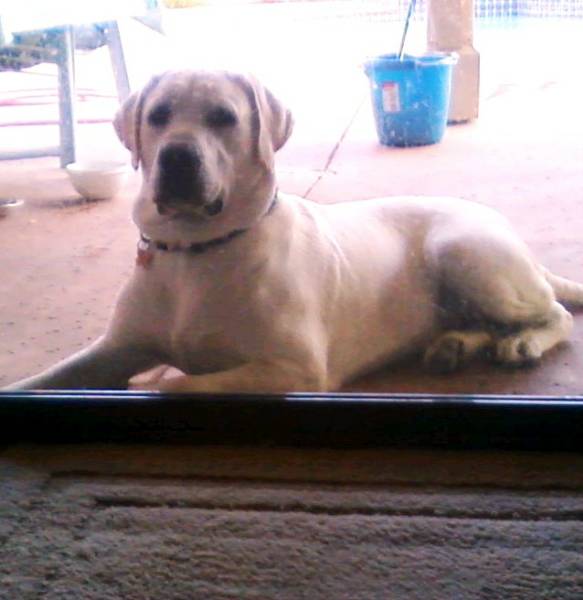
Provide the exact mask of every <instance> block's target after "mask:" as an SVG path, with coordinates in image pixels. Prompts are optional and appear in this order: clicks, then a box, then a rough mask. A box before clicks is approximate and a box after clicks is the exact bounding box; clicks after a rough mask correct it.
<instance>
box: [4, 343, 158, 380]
mask: <svg viewBox="0 0 583 600" xmlns="http://www.w3.org/2000/svg"><path fill="white" fill-rule="evenodd" d="M158 362H160V361H157V360H156V359H155V358H154V357H153V355H152V354H148V353H147V352H146V351H145V350H143V349H141V348H138V347H136V346H129V345H119V344H114V343H113V342H111V341H109V340H107V339H106V338H103V337H102V338H99V339H98V340H97V341H96V342H94V343H93V344H91V345H90V346H88V347H87V348H85V349H83V350H81V351H80V352H78V353H76V354H73V355H72V356H70V357H68V358H66V359H65V360H63V361H61V362H59V363H57V364H56V365H54V366H53V367H50V368H49V369H47V370H46V371H44V372H42V373H40V374H38V375H35V376H33V377H29V378H27V379H23V380H21V381H17V382H16V383H13V384H11V385H9V386H8V387H7V388H3V389H4V390H8V391H16V390H30V389H84V388H101V389H125V388H127V385H128V380H129V379H130V377H132V376H133V375H135V374H136V373H139V372H141V371H144V370H146V369H149V368H151V367H153V366H154V365H155V364H157V363H158Z"/></svg>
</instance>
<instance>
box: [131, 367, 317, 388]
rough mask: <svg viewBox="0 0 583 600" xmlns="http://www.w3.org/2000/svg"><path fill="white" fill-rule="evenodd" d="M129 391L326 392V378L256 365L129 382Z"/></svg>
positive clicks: (304, 371)
mask: <svg viewBox="0 0 583 600" xmlns="http://www.w3.org/2000/svg"><path fill="white" fill-rule="evenodd" d="M129 388H130V389H133V390H154V391H159V392H166V393H196V392H208V393H213V392H215V393H221V392H231V393H235V392H243V393H244V392H258V393H260V392H268V393H284V392H324V391H326V390H327V388H328V382H327V378H326V374H325V372H324V371H323V370H322V369H318V368H309V367H308V368H305V367H304V368H300V367H295V366H293V365H290V364H288V363H284V362H279V363H276V362H254V363H247V364H244V365H241V366H239V367H235V368H233V369H228V370H226V371H218V372H216V373H208V374H206V375H178V376H174V377H171V378H168V379H164V378H162V379H158V380H156V381H152V380H151V379H150V380H141V379H140V378H139V377H137V378H136V379H135V380H130V385H129Z"/></svg>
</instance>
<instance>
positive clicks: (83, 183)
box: [65, 161, 128, 200]
mask: <svg viewBox="0 0 583 600" xmlns="http://www.w3.org/2000/svg"><path fill="white" fill-rule="evenodd" d="M65 169H66V170H67V173H68V175H69V179H70V180H71V183H72V184H73V187H74V188H75V189H76V190H77V191H78V192H79V193H80V194H81V196H83V198H86V199H87V200H105V199H107V198H111V197H112V196H115V194H116V193H117V192H118V191H119V189H120V188H121V186H122V185H123V183H124V181H125V179H126V177H127V174H128V167H127V165H126V164H124V163H120V162H108V161H95V162H90V161H83V162H74V163H70V164H68V165H67V166H66V167H65Z"/></svg>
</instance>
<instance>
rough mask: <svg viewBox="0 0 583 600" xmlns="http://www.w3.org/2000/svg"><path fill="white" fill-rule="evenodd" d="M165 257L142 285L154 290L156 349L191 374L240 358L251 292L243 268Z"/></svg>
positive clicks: (227, 363) (219, 367) (221, 365)
mask: <svg viewBox="0 0 583 600" xmlns="http://www.w3.org/2000/svg"><path fill="white" fill-rule="evenodd" d="M160 262H161V261H160ZM167 262H168V264H167V265H165V264H163V263H162V264H160V267H162V268H161V270H160V273H158V274H153V275H154V277H153V278H152V279H153V280H152V281H150V282H149V286H148V287H149V289H150V290H152V289H157V290H158V291H157V292H156V293H155V296H156V297H157V300H155V301H154V303H153V304H154V305H155V306H154V310H153V311H152V312H153V313H154V314H155V317H154V319H153V323H152V324H153V325H154V326H155V328H156V333H155V338H156V340H157V344H158V345H159V346H160V350H161V351H162V353H163V354H165V355H167V356H168V357H169V358H170V359H171V361H172V364H174V365H176V366H178V367H180V368H182V369H184V370H187V371H188V372H191V373H194V372H205V371H212V370H218V369H225V368H229V367H231V366H234V365H235V364H238V363H239V362H241V359H240V357H239V352H238V350H237V347H238V345H239V341H240V337H241V330H242V329H243V324H244V323H246V322H248V320H249V318H250V311H249V298H250V297H252V295H253V291H252V286H250V285H249V281H248V277H246V276H245V272H244V269H238V270H235V269H233V270H230V271H229V272H227V270H225V269H221V265H220V264H216V263H215V264H212V263H206V262H203V261H175V262H176V263H177V264H171V262H170V261H167ZM170 267H171V268H170ZM221 272H222V275H221ZM160 325H161V326H160Z"/></svg>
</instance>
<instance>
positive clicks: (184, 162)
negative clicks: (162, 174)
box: [159, 142, 200, 173]
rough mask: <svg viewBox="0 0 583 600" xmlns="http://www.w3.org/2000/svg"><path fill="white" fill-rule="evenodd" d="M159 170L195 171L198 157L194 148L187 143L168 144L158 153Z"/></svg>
mask: <svg viewBox="0 0 583 600" xmlns="http://www.w3.org/2000/svg"><path fill="white" fill-rule="evenodd" d="M159 161H160V168H161V169H163V170H164V171H173V172H181V171H188V172H189V173H192V171H197V170H198V169H199V168H200V157H199V155H198V152H197V150H196V148H195V147H194V146H192V145H190V144H187V143H182V142H180V143H174V144H168V145H167V146H165V147H164V148H162V150H161V151H160V158H159Z"/></svg>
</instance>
